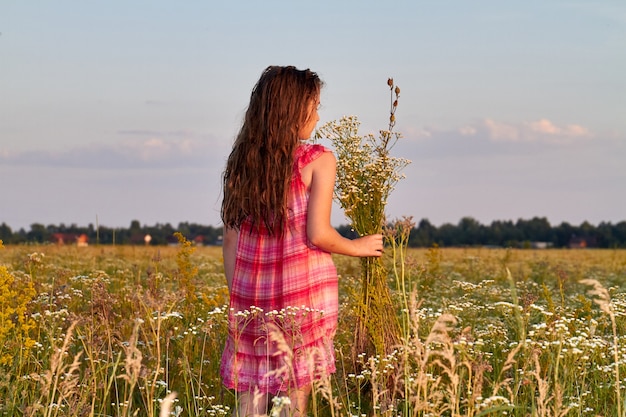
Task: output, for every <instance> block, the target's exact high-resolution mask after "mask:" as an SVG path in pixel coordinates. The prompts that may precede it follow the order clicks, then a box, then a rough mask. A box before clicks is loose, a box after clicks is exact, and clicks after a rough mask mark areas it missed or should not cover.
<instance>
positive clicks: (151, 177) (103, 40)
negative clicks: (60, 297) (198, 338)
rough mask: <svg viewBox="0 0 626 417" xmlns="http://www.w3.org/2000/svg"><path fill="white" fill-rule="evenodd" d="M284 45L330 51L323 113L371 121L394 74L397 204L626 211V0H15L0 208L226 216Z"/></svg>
mask: <svg viewBox="0 0 626 417" xmlns="http://www.w3.org/2000/svg"><path fill="white" fill-rule="evenodd" d="M268 65H295V66H297V67H299V68H310V69H312V70H314V71H316V72H317V73H318V74H319V75H320V77H321V78H322V79H323V80H324V82H325V87H324V89H323V91H322V96H321V102H322V105H321V109H320V118H321V121H320V126H321V124H323V123H325V122H328V121H331V120H336V119H339V118H341V117H342V116H343V115H355V116H357V117H358V119H359V120H360V121H361V128H360V129H361V130H360V132H361V133H362V134H363V135H365V134H368V133H373V134H376V133H377V132H378V131H379V130H380V129H385V128H386V127H387V120H388V115H389V90H388V87H387V84H386V83H387V78H389V77H393V79H394V80H395V82H396V84H397V85H398V86H399V87H400V88H401V94H400V100H399V105H398V109H397V113H396V118H397V123H396V126H395V131H397V132H399V133H401V134H402V138H401V139H400V140H399V142H398V143H397V145H396V146H395V147H394V148H393V150H392V153H393V154H394V155H395V156H398V157H402V158H407V159H409V160H411V164H410V165H409V166H407V167H406V168H405V169H404V170H403V173H404V174H405V176H406V178H405V179H403V180H402V181H401V182H400V183H398V185H397V186H396V188H395V190H394V191H393V192H392V194H391V196H390V198H389V204H388V207H387V217H388V218H389V219H393V218H400V217H403V216H412V217H413V218H414V220H416V221H419V220H420V219H428V220H429V221H430V222H431V223H432V224H434V225H441V224H444V223H452V224H456V223H458V222H459V220H460V219H461V218H463V217H472V218H474V219H476V220H477V221H479V222H481V223H483V224H490V223H491V222H492V221H494V220H512V221H516V220H517V219H520V218H521V219H531V218H533V217H535V216H538V217H545V218H547V219H548V221H549V222H550V223H551V224H552V225H558V224H560V223H562V222H568V223H570V224H573V225H579V224H581V223H582V222H585V221H587V222H590V223H591V224H596V225H597V224H599V223H600V222H612V223H617V222H620V221H624V220H626V75H624V74H626V2H624V1H623V0H615V1H609V0H594V1H582V0H581V1H576V0H571V1H559V0H550V1H546V0H541V1H537V0H527V1H523V2H522V1H519V2H502V1H500V0H482V1H466V0H450V1H439V0H432V1H422V0H406V1H393V0H390V1H370V0H359V1H356V0H354V1H353V0H346V1H342V0H332V1H328V0H318V1H315V2H302V1H293V0H290V1H277V0H265V1H236V0H233V1H219V2H218V1H206V0H201V1H200V0H188V1H184V2H183V1H179V2H175V1H163V0H137V1H132V2H126V1H91V2H85V1H78V0H75V1H68V0H57V1H54V2H49V1H37V0H33V1H28V2H22V1H11V0H3V1H2V2H0V224H1V223H6V224H7V225H9V226H10V227H11V228H12V229H13V230H18V229H19V228H25V229H28V228H29V227H30V225H32V224H33V223H39V224H44V225H49V224H53V225H59V224H65V225H71V224H76V225H79V226H87V225H89V224H93V225H100V226H107V227H128V226H129V225H130V223H131V221H133V220H139V221H140V223H141V224H142V225H155V224H157V223H158V224H165V223H170V224H172V225H174V226H176V225H177V224H178V223H179V222H191V223H199V224H203V225H213V226H216V227H219V226H221V223H220V218H219V208H220V201H221V195H220V192H221V172H222V170H223V168H224V163H225V161H226V158H227V156H228V153H229V152H230V149H231V146H232V141H233V138H234V136H235V135H236V133H237V131H238V129H239V127H240V125H241V120H242V116H243V114H244V112H245V109H246V106H247V104H248V100H249V97H250V91H251V89H252V87H253V86H254V84H255V83H256V81H257V80H258V78H259V76H260V74H261V72H262V71H263V69H264V68H266V67H267V66H268ZM322 143H323V144H325V145H328V146H330V145H329V144H328V143H325V142H324V141H322ZM347 223H348V222H347V220H346V219H345V218H344V217H343V215H342V213H341V210H340V208H339V207H338V206H336V207H334V208H333V224H334V225H336V226H337V225H341V224H347Z"/></svg>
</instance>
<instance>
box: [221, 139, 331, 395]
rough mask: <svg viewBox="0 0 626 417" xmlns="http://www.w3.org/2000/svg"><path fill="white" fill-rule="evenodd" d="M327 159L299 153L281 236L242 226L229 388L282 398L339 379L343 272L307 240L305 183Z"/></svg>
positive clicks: (227, 357)
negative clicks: (309, 169) (336, 344)
mask: <svg viewBox="0 0 626 417" xmlns="http://www.w3.org/2000/svg"><path fill="white" fill-rule="evenodd" d="M324 152H328V150H327V149H326V148H324V147H323V146H321V145H311V144H302V145H300V146H299V147H298V148H297V150H296V154H295V159H294V174H293V178H292V181H291V190H290V196H289V224H288V227H287V228H286V231H285V234H284V235H283V236H282V237H281V236H276V235H275V236H271V235H269V234H268V233H266V232H265V233H264V232H263V231H261V232H256V231H255V230H253V229H252V228H251V227H250V224H249V223H248V222H244V223H243V224H242V225H241V228H240V231H239V238H238V243H237V258H236V263H235V272H234V276H233V283H232V290H231V294H230V311H229V316H228V319H229V335H228V339H227V341H226V347H225V349H224V353H223V355H222V361H221V376H222V379H223V382H224V385H225V386H226V387H227V388H230V389H234V390H236V391H239V392H243V391H249V392H254V391H255V388H258V389H259V391H260V392H261V393H269V394H277V393H278V392H281V391H288V390H290V389H293V388H297V387H301V386H305V385H308V384H310V383H311V382H312V381H314V380H316V379H319V378H321V377H323V376H325V375H328V374H330V373H333V372H335V354H334V348H333V337H334V335H335V331H336V329H337V310H338V288H337V272H336V270H335V265H334V264H333V261H332V258H331V255H330V253H328V252H324V251H322V250H321V249H318V248H317V247H315V246H313V245H312V244H311V243H310V242H309V241H308V239H307V233H306V220H307V204H308V201H309V195H308V191H307V189H306V186H305V185H304V183H303V182H302V179H301V176H300V171H301V169H302V168H303V167H304V166H306V165H307V164H309V163H310V162H311V161H313V160H315V159H316V158H318V157H319V156H320V155H322V154H323V153H324Z"/></svg>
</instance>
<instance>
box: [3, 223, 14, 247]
mask: <svg viewBox="0 0 626 417" xmlns="http://www.w3.org/2000/svg"><path fill="white" fill-rule="evenodd" d="M0 240H2V241H3V242H4V243H12V240H13V231H12V230H11V228H10V227H9V225H7V224H6V223H2V224H0Z"/></svg>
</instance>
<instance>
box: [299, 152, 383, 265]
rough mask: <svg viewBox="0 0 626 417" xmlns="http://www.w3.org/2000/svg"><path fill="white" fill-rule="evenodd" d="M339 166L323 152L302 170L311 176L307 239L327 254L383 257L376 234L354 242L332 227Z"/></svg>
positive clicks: (333, 158)
mask: <svg viewBox="0 0 626 417" xmlns="http://www.w3.org/2000/svg"><path fill="white" fill-rule="evenodd" d="M336 163H337V162H336V159H335V156H334V155H333V154H332V153H331V152H324V154H322V155H321V156H320V157H319V158H317V159H315V160H314V161H313V162H311V163H310V164H309V165H307V166H306V167H304V168H303V171H304V170H307V171H308V170H310V175H311V177H310V178H311V180H310V181H311V182H310V185H309V205H308V215H307V236H308V238H309V240H310V241H311V243H312V244H314V245H315V246H317V247H318V248H320V249H322V250H324V251H326V252H331V253H337V254H341V255H349V256H359V257H366V256H381V255H382V251H383V237H382V235H380V234H375V235H369V236H363V237H360V238H358V239H354V240H351V239H347V238H345V237H343V236H341V235H340V234H339V233H338V232H337V231H336V230H335V228H333V227H332V226H331V224H330V213H331V208H332V201H333V192H334V188H335V175H336V171H337V168H336ZM303 174H304V172H303Z"/></svg>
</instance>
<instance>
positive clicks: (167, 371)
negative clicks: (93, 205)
mask: <svg viewBox="0 0 626 417" xmlns="http://www.w3.org/2000/svg"><path fill="white" fill-rule="evenodd" d="M405 220H406V219H405ZM409 221H410V220H409ZM401 223H402V221H400V222H399V223H398V224H397V225H396V226H397V227H398V229H397V231H396V232H395V234H394V232H392V231H388V248H389V249H388V250H387V251H386V253H387V258H386V259H385V262H386V263H387V267H388V268H389V271H390V274H389V286H390V288H391V289H392V291H391V297H392V300H393V305H394V311H395V313H396V314H397V317H398V320H399V322H400V323H401V328H402V332H401V334H402V337H401V340H400V341H399V343H398V344H397V346H395V348H394V349H393V350H392V351H391V352H389V354H385V355H377V354H367V353H361V354H360V355H357V361H358V363H356V364H355V363H353V361H352V359H351V358H352V352H351V351H352V349H353V340H354V339H353V332H354V328H355V327H354V325H355V323H356V322H357V319H358V314H359V312H358V305H357V301H355V300H354V293H355V292H356V293H358V292H359V291H360V288H359V286H360V285H361V281H360V277H359V274H360V272H359V271H360V265H359V262H358V260H355V259H352V258H347V257H339V256H338V257H336V258H335V260H336V264H337V267H338V271H339V273H340V274H341V281H340V282H341V288H340V297H341V298H340V302H341V307H342V308H341V310H340V311H341V316H340V326H339V333H338V334H337V337H336V350H337V368H338V371H337V373H336V374H335V375H334V376H332V377H331V378H330V379H327V380H322V381H320V382H319V383H317V384H316V386H315V395H314V396H313V399H312V406H311V412H310V414H312V415H315V416H355V415H356V416H360V415H363V414H365V415H378V416H473V417H477V416H501V415H509V416H560V415H566V416H598V415H600V416H623V415H624V404H623V399H624V391H623V389H624V380H623V378H624V375H626V374H625V372H624V371H625V369H624V358H625V357H626V344H625V340H624V337H625V336H624V334H626V333H625V330H626V322H625V321H624V315H625V314H626V291H625V284H624V283H625V280H626V251H609V250H603V251H591V250H586V251H560V250H548V251H530V250H528V251H525V250H505V249H501V250H500V249H490V250H487V249H440V248H431V249H428V250H412V249H407V248H406V246H405V245H404V243H403V241H404V240H403V239H404V238H403V234H402V233H403V232H402V230H403V229H402V224H401ZM394 245H395V246H394ZM182 251H186V252H184V253H185V254H184V256H183V257H182V258H181V252H182ZM394 254H395V255H394ZM394 256H395V261H394V259H393V258H394ZM181 261H184V262H182V263H181ZM507 269H508V271H509V272H510V275H509V273H507ZM185 271H187V272H185ZM181 274H187V275H186V276H184V277H183V276H182V275H181ZM587 279H590V280H592V281H584V280H587ZM189 288H193V289H194V296H195V297H194V298H193V301H191V299H190V298H189V293H188V289H189ZM226 300H227V290H226V283H225V279H224V275H223V268H222V263H221V255H220V249H219V248H210V247H198V248H194V251H190V248H189V247H185V246H183V245H181V246H179V247H161V248H156V247H155V248H151V247H115V248H113V247H102V246H100V247H98V248H93V247H89V248H76V247H70V246H66V247H56V246H34V247H33V246H19V247H7V248H4V249H0V306H1V310H0V326H1V328H0V342H1V343H0V348H2V358H3V362H2V364H1V365H0V414H1V415H7V416H22V415H24V416H132V415H140V416H147V415H152V416H154V415H159V414H160V413H165V414H167V415H180V416H225V415H229V414H230V413H231V410H232V407H233V404H234V394H233V393H231V392H229V391H227V390H224V389H223V388H222V386H221V383H220V379H219V359H220V355H221V351H222V346H223V343H224V340H225V337H226V332H227V323H226V317H227V311H226V307H225V305H226ZM164 404H165V405H166V406H164ZM272 404H273V405H275V407H274V410H273V411H274V413H275V414H278V413H279V409H280V407H286V403H285V402H284V401H283V400H281V399H276V401H275V403H272ZM285 409H288V407H287V408H283V410H285Z"/></svg>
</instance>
